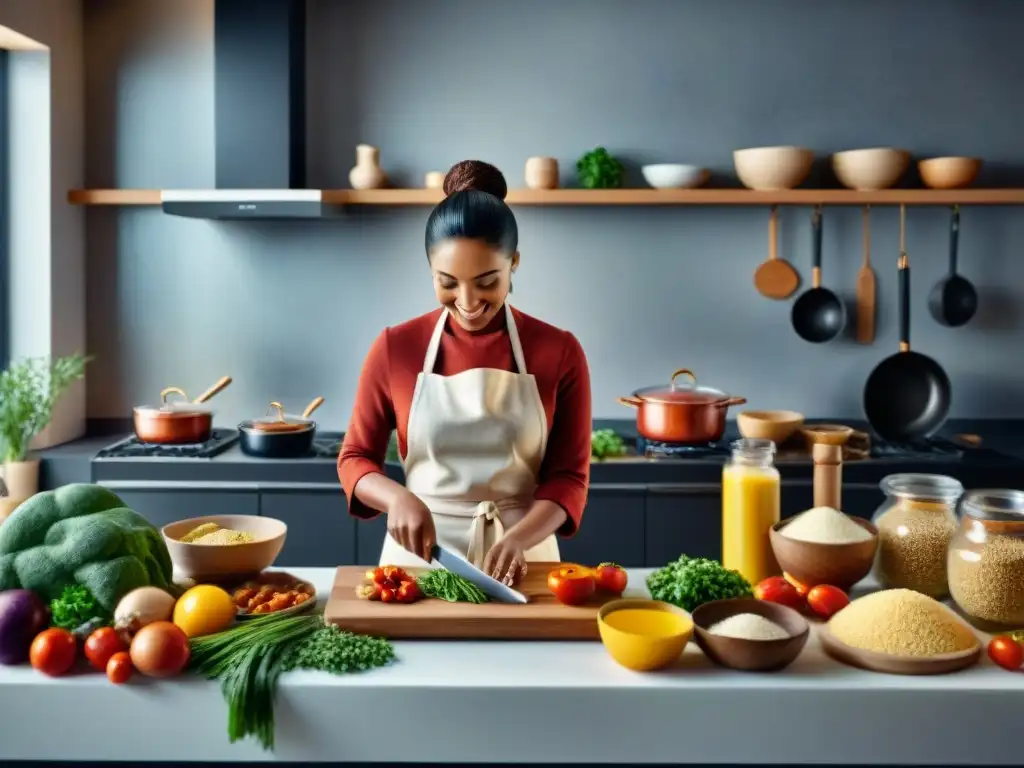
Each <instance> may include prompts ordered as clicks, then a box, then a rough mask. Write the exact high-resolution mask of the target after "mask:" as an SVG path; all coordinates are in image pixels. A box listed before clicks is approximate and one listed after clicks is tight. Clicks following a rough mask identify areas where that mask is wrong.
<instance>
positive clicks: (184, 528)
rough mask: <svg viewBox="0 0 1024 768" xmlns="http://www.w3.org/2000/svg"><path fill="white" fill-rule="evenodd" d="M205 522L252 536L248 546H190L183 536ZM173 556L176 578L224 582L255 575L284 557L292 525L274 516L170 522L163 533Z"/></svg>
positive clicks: (238, 516) (217, 517)
mask: <svg viewBox="0 0 1024 768" xmlns="http://www.w3.org/2000/svg"><path fill="white" fill-rule="evenodd" d="M203 523H215V524H217V525H218V526H220V527H221V528H229V529H231V530H234V531H245V532H246V533H251V534H252V535H253V537H254V539H255V541H251V542H248V543H246V544H186V543H185V542H183V541H180V539H181V537H182V536H184V535H185V534H187V533H188V532H189V531H191V530H192V529H194V528H197V527H198V526H200V525H202V524H203ZM160 532H161V533H162V534H163V537H164V542H166V544H167V549H168V551H169V552H170V553H171V562H172V563H173V564H174V570H175V572H176V573H175V575H176V576H177V575H179V574H180V576H181V577H184V578H187V579H194V580H196V581H203V580H207V579H208V580H211V581H223V580H224V579H225V578H227V577H236V576H237V577H239V578H241V577H245V576H252V575H255V574H257V573H260V572H261V571H263V570H265V569H267V568H269V567H270V566H271V565H273V564H274V561H275V560H276V559H277V556H278V555H279V554H281V548H282V547H284V540H285V537H286V536H287V534H288V526H287V525H285V524H284V523H283V522H282V521H280V520H275V519H274V518H272V517H261V516H258V515H209V516H207V517H192V518H188V519H186V520H178V521H177V522H174V523H168V524H167V525H165V526H164V527H163V528H162V529H161V531H160Z"/></svg>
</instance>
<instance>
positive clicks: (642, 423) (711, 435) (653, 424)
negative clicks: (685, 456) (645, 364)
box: [619, 368, 747, 444]
mask: <svg viewBox="0 0 1024 768" xmlns="http://www.w3.org/2000/svg"><path fill="white" fill-rule="evenodd" d="M680 376H687V377H689V379H690V380H691V382H692V383H691V384H690V385H689V386H680V385H678V384H676V379H678V378H679V377H680ZM619 402H620V403H622V404H623V405H628V406H629V407H631V408H636V409H637V414H636V429H637V432H639V433H640V436H641V437H643V438H646V439H647V440H654V441H656V442H659V443H680V444H694V443H713V442H716V441H718V440H721V439H722V435H724V434H725V416H726V414H727V413H728V411H729V406H730V405H743V403H745V402H747V400H746V398H744V397H732V396H730V395H727V394H726V393H725V392H722V391H721V390H718V389H712V388H711V387H701V386H698V385H697V377H696V376H694V375H693V372H692V371H689V370H687V369H686V368H680V369H679V370H678V371H676V372H675V373H673V374H672V377H671V378H670V379H669V384H668V386H667V387H665V386H658V387H645V388H644V389H638V390H637V391H636V392H634V393H633V394H632V395H631V396H630V397H620V398H619Z"/></svg>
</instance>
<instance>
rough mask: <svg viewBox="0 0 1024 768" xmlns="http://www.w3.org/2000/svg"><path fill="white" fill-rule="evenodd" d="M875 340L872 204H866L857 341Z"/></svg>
mask: <svg viewBox="0 0 1024 768" xmlns="http://www.w3.org/2000/svg"><path fill="white" fill-rule="evenodd" d="M874 340H875V273H874V271H873V270H872V269H871V206H870V205H865V206H864V262H863V263H862V264H861V266H860V271H859V272H858V273H857V341H858V342H860V343H861V344H871V343H873V342H874Z"/></svg>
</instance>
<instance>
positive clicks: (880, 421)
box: [864, 206, 952, 441]
mask: <svg viewBox="0 0 1024 768" xmlns="http://www.w3.org/2000/svg"><path fill="white" fill-rule="evenodd" d="M905 233H906V226H905V212H904V209H903V207H902V206H901V207H900V261H899V268H900V270H899V278H900V280H899V282H900V351H899V352H897V353H896V354H894V355H890V356H889V357H887V358H885V360H883V361H882V362H880V363H879V364H878V365H877V366H875V369H874V370H873V371H872V372H871V375H870V376H868V380H867V383H866V384H865V385H864V413H865V415H866V416H867V419H868V423H869V424H870V425H871V429H872V430H874V432H875V433H876V434H877V435H878V436H879V437H881V438H883V439H885V440H893V441H895V440H916V439H919V438H922V437H928V436H930V435H932V434H934V433H935V432H937V431H938V430H939V428H940V427H941V426H942V425H943V423H944V422H945V421H946V416H947V415H948V414H949V405H950V400H951V398H952V387H951V386H950V383H949V376H947V375H946V372H945V371H944V370H943V368H942V366H941V365H939V364H938V363H937V362H935V361H934V360H933V359H932V358H930V357H928V356H927V355H922V354H921V353H920V352H912V351H911V349H910V261H909V259H908V258H907V250H906V234H905Z"/></svg>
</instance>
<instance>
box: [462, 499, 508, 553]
mask: <svg viewBox="0 0 1024 768" xmlns="http://www.w3.org/2000/svg"><path fill="white" fill-rule="evenodd" d="M489 527H493V529H494V536H490V537H488V535H487V529H488V528H489ZM504 536H505V526H504V525H502V522H501V512H500V510H499V509H498V505H497V504H495V503H494V502H493V501H481V502H480V503H479V504H477V505H476V511H475V512H474V513H473V521H472V522H471V523H470V524H469V547H468V549H467V551H466V559H467V560H469V562H471V563H472V564H473V565H475V566H476V567H477V568H481V569H482V568H483V567H484V558H485V557H486V556H487V541H488V539H490V541H491V542H496V541H500V540H501V539H502V538H503V537H504Z"/></svg>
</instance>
